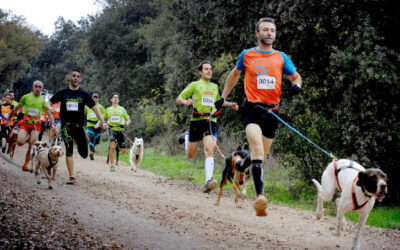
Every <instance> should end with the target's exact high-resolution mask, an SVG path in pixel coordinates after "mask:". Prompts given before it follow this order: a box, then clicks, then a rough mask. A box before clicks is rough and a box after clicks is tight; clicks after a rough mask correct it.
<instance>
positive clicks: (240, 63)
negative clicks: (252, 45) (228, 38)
mask: <svg viewBox="0 0 400 250" xmlns="http://www.w3.org/2000/svg"><path fill="white" fill-rule="evenodd" d="M247 51H248V50H246V49H245V50H243V51H242V53H240V56H239V58H238V60H237V63H236V69H238V70H240V71H243V70H244V54H246V52H247Z"/></svg>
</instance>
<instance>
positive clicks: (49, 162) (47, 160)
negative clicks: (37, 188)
mask: <svg viewBox="0 0 400 250" xmlns="http://www.w3.org/2000/svg"><path fill="white" fill-rule="evenodd" d="M62 155H64V151H63V149H62V147H61V146H57V145H54V146H52V147H51V148H45V149H42V150H41V151H39V154H38V155H37V157H36V161H35V167H36V168H35V177H36V181H37V184H40V183H41V181H40V178H39V168H40V169H41V171H42V172H43V174H44V175H45V176H46V179H47V180H48V182H49V189H53V187H52V186H51V180H53V181H54V180H55V178H56V171H57V164H58V158H60V157H61V156H62ZM52 170H53V171H52Z"/></svg>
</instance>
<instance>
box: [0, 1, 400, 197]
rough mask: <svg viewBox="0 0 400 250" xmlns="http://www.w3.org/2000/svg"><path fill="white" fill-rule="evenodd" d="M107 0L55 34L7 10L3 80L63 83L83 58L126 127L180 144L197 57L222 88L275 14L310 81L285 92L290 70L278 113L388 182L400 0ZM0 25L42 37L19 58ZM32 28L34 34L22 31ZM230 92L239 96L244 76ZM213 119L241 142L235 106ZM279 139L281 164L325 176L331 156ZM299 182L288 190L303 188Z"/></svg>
mask: <svg viewBox="0 0 400 250" xmlns="http://www.w3.org/2000/svg"><path fill="white" fill-rule="evenodd" d="M104 2H105V8H104V10H103V12H102V13H101V14H99V15H98V16H96V17H89V18H87V19H82V20H81V21H80V22H79V23H78V25H75V24H74V23H72V22H70V21H66V20H64V19H62V18H61V19H59V21H58V23H57V25H56V33H55V34H53V36H51V37H50V38H43V37H41V36H40V35H36V34H33V33H30V32H29V30H27V28H24V27H22V26H21V22H20V21H18V20H11V21H9V19H7V18H8V15H7V14H6V13H3V12H0V21H1V22H0V69H1V72H0V82H3V81H9V80H5V79H10V76H12V74H14V76H15V77H17V78H18V77H20V76H24V77H25V80H24V81H23V82H25V81H26V79H28V78H26V77H28V76H31V77H32V76H33V75H35V76H37V77H38V78H40V79H44V80H45V84H46V87H48V88H51V89H52V90H56V89H58V88H61V87H64V86H66V83H65V82H64V81H65V74H66V73H67V72H68V70H69V69H70V68H71V67H81V68H82V69H83V70H84V74H83V82H82V86H83V87H84V88H86V89H88V90H90V91H97V92H100V93H101V96H102V99H101V102H102V103H103V104H107V103H109V100H108V97H107V96H108V95H109V94H111V92H114V91H117V92H119V93H120V97H121V105H122V106H124V107H125V108H126V109H127V110H128V112H129V114H131V117H132V118H133V119H132V120H133V123H132V126H131V128H129V130H128V133H129V134H130V135H135V136H136V135H138V136H143V137H145V138H146V140H147V141H153V142H154V143H157V145H160V146H161V145H162V144H164V145H166V147H167V148H168V150H169V151H170V152H171V153H173V154H175V153H176V152H178V151H177V150H178V149H177V148H176V147H175V145H176V143H175V140H176V136H177V135H179V133H181V132H183V131H184V130H186V129H187V122H188V114H187V109H186V108H185V107H178V106H177V105H176V103H175V99H176V97H177V96H178V94H179V93H180V91H182V89H183V88H184V87H185V86H186V85H187V84H188V83H190V82H191V81H194V80H197V79H198V77H199V76H198V72H197V69H196V68H197V67H196V66H197V65H198V64H199V63H200V62H201V61H203V60H210V61H211V62H212V63H213V65H214V72H213V73H214V75H213V79H212V81H213V82H216V83H217V84H219V86H220V88H221V89H222V88H223V86H224V84H225V79H226V77H227V75H228V74H229V72H230V71H231V69H232V68H234V66H235V64H236V61H237V57H238V56H239V54H240V53H241V51H243V49H247V48H251V47H254V46H255V44H256V37H255V35H254V30H255V27H254V25H255V23H256V22H257V20H258V19H259V18H261V17H265V16H270V17H273V18H275V19H276V24H277V40H276V43H275V44H274V48H275V49H276V50H280V51H284V52H285V53H286V54H288V55H289V56H290V57H291V58H292V60H293V62H294V64H295V65H296V67H297V70H298V72H299V73H300V74H301V76H302V78H303V91H302V93H301V94H300V95H299V96H296V97H291V96H290V95H289V94H288V92H289V91H288V89H289V87H290V84H289V81H288V80H287V79H284V81H283V86H282V89H283V95H282V99H281V104H280V116H281V117H282V118H283V119H284V120H285V121H287V122H288V123H289V124H290V125H292V126H293V127H295V128H296V129H298V130H299V131H300V132H302V133H303V134H304V135H305V136H307V137H308V138H310V139H311V140H312V141H313V142H315V143H316V144H318V145H319V146H321V147H322V148H324V149H325V150H327V151H329V152H332V153H333V154H334V155H336V156H337V157H339V158H347V157H351V158H352V159H354V160H357V161H359V162H360V163H361V164H362V165H364V166H365V167H380V168H382V169H383V170H384V171H385V172H386V173H387V174H388V176H389V179H390V180H392V178H391V177H392V176H399V175H400V168H399V166H398V157H397V151H398V148H400V133H399V131H400V122H399V103H398V101H397V98H398V96H399V94H400V84H399V76H398V72H397V71H398V69H399V68H400V41H399V38H398V37H397V35H396V34H397V33H396V32H393V30H396V27H398V25H399V24H400V18H399V16H398V13H400V4H399V3H398V2H397V1H393V0H382V1H376V0H365V1H345V0H339V1H326V0H324V1H317V0H310V1H306V2H305V1H299V0H290V1H276V0H274V1H268V2H267V1H261V0H256V1H243V0H230V1H225V0H224V1H223V0H215V1H209V0H208V1H193V0H188V1H182V0H153V1H145V0H133V1H128V0H107V1H104ZM17 19H18V18H17ZM21 30H22V31H21ZM4 34H20V35H21V36H19V37H18V36H12V35H7V39H11V38H15V37H18V38H15V41H20V42H21V44H25V45H26V44H27V43H28V41H29V42H31V41H36V43H35V44H33V45H32V47H29V46H28V47H29V48H32V50H27V51H30V52H29V53H27V54H26V55H25V56H24V57H19V58H18V60H20V61H18V60H16V61H15V60H14V59H13V56H12V55H15V53H14V52H15V49H14V47H13V49H10V48H11V47H9V46H11V45H10V44H11V43H9V42H7V41H6V40H7V39H5V37H6V36H5V35H4ZM29 34H33V37H34V39H32V40H29V39H27V38H28V37H29ZM1 35H3V36H1ZM38 41H39V42H38ZM13 44H14V43H13ZM18 44H20V43H15V46H17V45H18ZM41 44H43V49H41V48H40V46H42V45H41ZM12 46H14V45H12ZM18 46H19V45H18ZM10 51H11V52H13V53H14V54H13V53H9V52H10ZM40 51H42V53H41V55H40V57H39V58H38V59H37V60H32V59H35V58H36V57H37V55H38V53H39V52H40ZM4 55H6V56H4ZM6 57H7V58H10V60H5V59H4V58H6ZM17 62H18V63H17ZM5 63H6V64H7V65H12V66H10V67H11V68H10V67H9V66H7V67H6V66H4V65H6V64H5ZM242 75H243V74H242ZM2 86H3V85H2ZM228 99H229V101H235V102H238V103H239V104H240V103H242V102H243V100H244V90H243V81H242V79H240V80H239V82H238V84H237V85H236V87H235V88H234V89H233V91H232V93H231V94H230V96H229V98H228ZM218 120H219V130H220V132H221V140H220V141H223V143H221V147H222V148H223V152H224V153H226V152H229V150H232V149H233V148H235V147H236V146H237V144H243V143H244V142H245V141H246V139H245V134H244V132H243V128H242V125H241V120H240V115H239V113H237V112H233V111H231V110H227V111H225V112H224V114H223V115H222V116H221V118H219V119H218ZM273 147H274V148H273V153H272V154H274V156H276V157H279V159H280V161H281V163H282V165H285V166H290V167H295V169H297V173H298V174H300V176H301V178H302V179H303V180H304V182H305V183H307V182H308V181H309V180H310V179H311V178H319V177H320V175H321V173H322V171H323V169H324V168H325V166H326V164H327V163H328V162H329V161H330V159H329V158H328V157H327V156H326V155H324V154H323V153H321V152H320V151H319V150H317V149H316V148H314V147H313V146H312V145H310V144H308V143H307V142H306V141H305V140H303V139H302V138H300V137H298V136H297V135H295V134H293V132H291V131H290V130H289V129H287V128H286V127H283V126H280V128H279V132H278V135H277V136H276V138H275V142H274V146H273ZM267 162H268V161H267ZM390 180H389V190H390V191H389V195H388V197H387V199H385V202H387V203H395V204H398V203H399V202H400V192H398V191H399V190H400V182H397V183H396V182H394V181H390ZM286 185H290V184H286ZM301 186H302V184H299V183H297V184H296V185H295V186H294V187H291V189H293V190H295V189H300V190H303V191H304V192H305V193H307V192H308V191H307V190H306V189H302V187H301ZM271 188H275V187H271Z"/></svg>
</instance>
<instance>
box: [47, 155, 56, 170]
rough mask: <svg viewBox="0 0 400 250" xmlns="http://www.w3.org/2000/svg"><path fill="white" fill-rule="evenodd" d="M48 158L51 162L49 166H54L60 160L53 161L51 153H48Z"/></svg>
mask: <svg viewBox="0 0 400 250" xmlns="http://www.w3.org/2000/svg"><path fill="white" fill-rule="evenodd" d="M47 159H48V160H49V163H50V165H49V168H52V167H54V166H55V165H56V164H57V162H58V160H56V161H55V162H52V161H51V157H50V153H48V154H47Z"/></svg>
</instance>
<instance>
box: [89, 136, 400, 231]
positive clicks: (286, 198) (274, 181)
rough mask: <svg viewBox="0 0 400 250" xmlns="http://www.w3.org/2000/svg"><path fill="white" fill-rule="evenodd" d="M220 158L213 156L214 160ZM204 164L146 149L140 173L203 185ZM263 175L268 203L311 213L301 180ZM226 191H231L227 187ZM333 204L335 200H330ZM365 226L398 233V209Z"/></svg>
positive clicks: (270, 171) (278, 171)
mask: <svg viewBox="0 0 400 250" xmlns="http://www.w3.org/2000/svg"><path fill="white" fill-rule="evenodd" d="M107 149H108V142H107V143H105V142H102V143H101V144H100V145H98V146H97V148H96V151H97V153H98V154H100V155H103V156H106V155H107ZM128 157H129V153H128V154H120V158H119V161H123V162H125V163H127V164H129V159H128ZM217 157H219V156H216V158H217ZM217 160H218V162H217V163H216V167H215V169H214V179H216V180H218V181H219V180H221V174H222V169H223V166H222V160H220V159H217ZM203 164H204V160H203V158H201V157H199V159H197V160H196V159H194V160H187V159H186V157H185V156H184V155H177V156H171V155H168V154H164V153H158V152H156V151H155V150H154V149H153V148H146V150H145V152H144V158H143V161H142V164H141V166H140V167H141V168H142V169H146V170H148V171H150V172H153V173H155V174H157V175H162V176H165V177H167V178H170V179H175V180H180V181H183V182H190V183H195V184H201V185H203V184H204V182H205V178H204V167H203ZM275 165H277V164H275ZM266 168H267V170H266V171H265V172H266V173H265V193H266V194H267V198H268V200H270V201H273V202H275V203H280V204H284V205H286V206H290V207H293V208H300V209H307V210H314V209H315V207H316V203H317V202H316V189H315V187H314V186H313V185H311V186H310V184H308V183H306V182H305V181H303V180H300V179H296V178H295V177H292V176H291V174H290V171H295V170H293V169H292V170H288V169H285V168H282V167H279V166H278V167H277V166H273V167H270V168H269V166H266ZM226 188H228V189H229V188H232V186H231V185H230V184H229V183H228V184H227V185H226ZM247 193H248V195H255V190H254V185H253V182H252V181H250V182H249V186H248V190H247ZM333 200H334V199H333ZM324 207H325V209H326V211H325V214H326V215H331V216H335V215H336V207H335V205H334V203H333V201H331V202H327V203H325V204H324ZM345 216H346V219H347V220H350V221H354V222H357V221H358V213H357V212H355V211H352V212H348V213H346V215H345ZM367 225H371V226H376V227H383V228H391V229H400V207H394V206H393V207H383V206H379V207H375V208H374V209H373V210H372V212H371V213H370V215H369V217H368V220H367Z"/></svg>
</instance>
